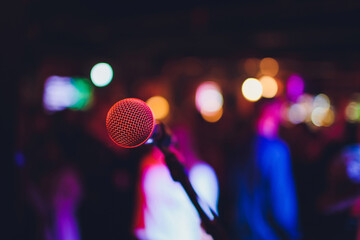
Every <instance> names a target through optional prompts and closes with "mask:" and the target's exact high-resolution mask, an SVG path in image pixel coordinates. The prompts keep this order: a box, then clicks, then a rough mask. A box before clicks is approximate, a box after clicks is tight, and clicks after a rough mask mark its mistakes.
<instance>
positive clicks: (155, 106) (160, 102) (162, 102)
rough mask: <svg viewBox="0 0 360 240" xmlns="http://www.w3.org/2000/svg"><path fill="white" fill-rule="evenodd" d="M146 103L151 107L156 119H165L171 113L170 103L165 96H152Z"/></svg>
mask: <svg viewBox="0 0 360 240" xmlns="http://www.w3.org/2000/svg"><path fill="white" fill-rule="evenodd" d="M146 104H147V105H148V106H149V107H150V108H151V110H152V112H153V113H154V117H155V119H156V120H161V119H164V118H166V117H167V116H168V114H169V110H170V107H169V103H168V101H167V100H166V99H165V98H164V97H161V96H154V97H151V98H149V99H148V100H147V101H146Z"/></svg>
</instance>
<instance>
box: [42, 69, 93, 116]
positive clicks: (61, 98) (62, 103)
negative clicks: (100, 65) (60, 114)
mask: <svg viewBox="0 0 360 240" xmlns="http://www.w3.org/2000/svg"><path fill="white" fill-rule="evenodd" d="M92 99H93V92H92V88H91V85H90V83H89V81H88V80H87V79H83V78H70V77H60V76H51V77H49V78H47V79H46V81H45V86H44V94H43V104H44V108H45V109H46V110H47V111H49V112H55V111H61V110H64V109H66V108H70V109H73V110H86V109H87V108H88V107H89V106H90V105H91V103H92Z"/></svg>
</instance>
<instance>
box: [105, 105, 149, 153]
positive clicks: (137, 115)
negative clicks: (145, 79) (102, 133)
mask: <svg viewBox="0 0 360 240" xmlns="http://www.w3.org/2000/svg"><path fill="white" fill-rule="evenodd" d="M154 125H155V119H154V115H153V113H152V111H151V109H150V107H149V106H148V105H146V103H145V102H144V101H142V100H140V99H137V98H126V99H123V100H121V101H119V102H117V103H115V104H114V105H113V106H112V107H111V108H110V110H109V112H108V114H107V117H106V128H107V131H108V134H109V136H110V138H111V139H112V140H113V141H114V142H115V143H116V144H118V145H119V146H121V147H125V148H133V147H137V146H139V145H141V144H143V143H144V142H145V141H146V140H147V139H148V138H149V137H150V136H151V134H152V131H153V129H154Z"/></svg>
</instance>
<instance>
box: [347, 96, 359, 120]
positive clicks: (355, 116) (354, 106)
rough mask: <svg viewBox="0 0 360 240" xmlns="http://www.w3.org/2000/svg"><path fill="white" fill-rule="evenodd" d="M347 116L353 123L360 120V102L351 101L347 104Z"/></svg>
mask: <svg viewBox="0 0 360 240" xmlns="http://www.w3.org/2000/svg"><path fill="white" fill-rule="evenodd" d="M345 117H346V119H347V121H349V122H351V123H355V122H360V103H358V102H354V101H353V102H350V103H349V104H348V105H347V106H346V109H345Z"/></svg>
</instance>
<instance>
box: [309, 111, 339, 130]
mask: <svg viewBox="0 0 360 240" xmlns="http://www.w3.org/2000/svg"><path fill="white" fill-rule="evenodd" d="M334 119H335V114H334V111H333V110H332V109H326V108H322V107H316V108H314V110H313V111H312V113H311V121H312V123H313V124H314V125H315V126H317V127H329V126H331V125H332V124H333V123H334Z"/></svg>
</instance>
